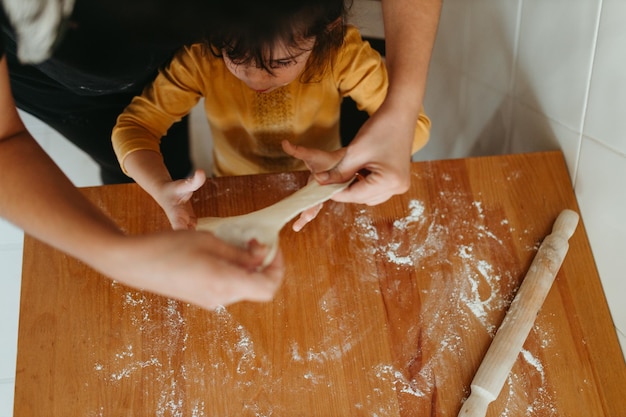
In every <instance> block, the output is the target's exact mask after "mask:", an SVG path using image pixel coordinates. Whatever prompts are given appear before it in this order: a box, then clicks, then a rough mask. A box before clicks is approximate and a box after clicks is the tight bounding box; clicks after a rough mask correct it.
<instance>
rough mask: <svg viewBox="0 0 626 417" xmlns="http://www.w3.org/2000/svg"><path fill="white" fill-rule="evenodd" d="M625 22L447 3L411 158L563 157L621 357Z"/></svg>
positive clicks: (553, 5) (591, 11) (585, 7)
mask: <svg viewBox="0 0 626 417" xmlns="http://www.w3.org/2000/svg"><path fill="white" fill-rule="evenodd" d="M625 20H626V2H624V1H623V0H550V1H545V0H446V1H444V2H443V11H442V15H441V21H440V25H439V32H438V37H437V41H436V44H435V50H434V53H433V59H432V62H431V68H430V74H429V81H428V90H427V93H426V102H425V106H426V112H427V113H428V114H429V116H430V117H431V119H432V121H433V129H432V135H431V140H430V143H429V144H428V145H427V146H426V147H425V148H424V149H423V150H422V151H421V152H419V153H418V154H417V155H416V157H415V159H417V160H428V159H439V158H447V157H458V156H469V155H487V154H499V153H503V152H530V151H540V150H548V149H562V150H563V153H564V155H565V159H566V161H567V166H568V169H569V172H570V176H571V177H572V180H573V184H574V190H575V192H576V196H577V198H578V202H579V204H580V207H581V211H582V216H583V219H584V221H585V226H586V228H587V231H588V234H589V238H590V241H591V246H592V249H593V252H594V256H595V258H596V262H597V264H598V270H599V273H600V279H601V280H602V284H603V286H604V289H605V292H606V294H607V298H608V302H609V307H610V309H611V313H612V316H613V320H614V322H615V325H616V331H617V333H618V337H619V339H620V342H621V344H622V349H623V350H624V351H625V352H626V336H625V335H626V303H624V302H623V301H622V299H623V297H624V295H626V279H624V270H625V266H626V265H625V262H626V261H625V259H626V257H625V256H624V255H626V218H625V217H624V215H623V213H625V212H626V75H625V74H626V54H625V53H624V50H625V48H626V25H624V24H623V22H624V21H625ZM498 93H499V95H498Z"/></svg>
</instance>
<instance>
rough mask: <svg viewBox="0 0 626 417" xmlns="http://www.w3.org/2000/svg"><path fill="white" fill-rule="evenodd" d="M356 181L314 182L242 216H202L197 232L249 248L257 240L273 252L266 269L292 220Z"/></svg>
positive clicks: (266, 259)
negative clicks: (209, 234)
mask: <svg viewBox="0 0 626 417" xmlns="http://www.w3.org/2000/svg"><path fill="white" fill-rule="evenodd" d="M351 182H352V179H351V180H350V181H348V182H345V183H342V184H328V185H320V184H319V183H318V182H317V181H311V182H310V183H308V184H307V185H306V186H305V187H302V188H301V189H299V190H298V191H296V192H295V193H293V194H291V195H290V196H288V197H286V198H285V199H283V200H281V201H279V202H277V203H275V204H273V205H271V206H269V207H266V208H264V209H261V210H257V211H253V212H251V213H248V214H244V215H241V216H232V217H202V218H200V219H198V226H197V228H196V229H197V230H205V231H209V232H212V233H213V234H214V235H215V236H217V237H218V238H220V239H222V240H224V241H226V242H228V243H230V244H233V245H236V246H239V247H241V248H246V247H247V246H248V242H250V241H251V240H252V239H256V241H257V242H259V243H261V244H263V245H266V246H267V247H268V249H269V251H268V253H267V256H266V257H265V259H264V260H263V265H262V267H265V266H267V265H269V264H270V263H271V262H272V260H273V259H274V256H276V252H277V250H278V235H279V233H280V231H281V229H282V228H283V226H285V224H287V223H288V222H289V221H290V220H291V219H293V218H294V217H296V216H297V215H298V214H300V213H301V212H303V211H304V210H306V209H309V208H311V207H314V206H316V205H318V204H320V203H323V202H324V201H326V200H328V199H330V198H331V197H332V196H333V195H334V194H336V193H338V192H339V191H341V190H343V189H345V188H346V187H348V185H350V183H351Z"/></svg>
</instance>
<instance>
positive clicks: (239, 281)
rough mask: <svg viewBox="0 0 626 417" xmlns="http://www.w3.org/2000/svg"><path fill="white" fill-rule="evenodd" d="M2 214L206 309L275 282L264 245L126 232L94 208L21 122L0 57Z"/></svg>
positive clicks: (266, 294)
mask: <svg viewBox="0 0 626 417" xmlns="http://www.w3.org/2000/svg"><path fill="white" fill-rule="evenodd" d="M0 114H2V118H0V167H1V168H0V169H2V175H0V216H1V217H3V218H6V219H7V220H9V221H10V222H12V223H14V224H15V225H17V226H18V227H20V228H22V229H23V230H24V231H25V232H26V233H29V234H30V235H32V236H34V237H36V238H38V239H40V240H41V241H43V242H46V243H48V244H50V245H52V246H54V247H56V248H58V249H59V250H61V251H63V252H66V253H67V254H69V255H71V256H73V257H75V258H77V259H80V260H81V261H83V262H85V263H86V264H88V265H90V266H91V267H93V268H94V269H96V270H98V271H99V272H101V273H103V274H104V275H107V276H108V277H111V278H114V279H116V280H118V281H119V282H122V283H124V284H127V285H129V286H132V287H135V288H139V289H145V290H148V291H151V292H155V293H158V294H161V295H165V296H169V297H173V298H177V299H179V300H182V301H186V302H190V303H193V304H196V305H199V306H201V307H204V308H212V307H215V306H217V305H220V304H223V305H226V304H230V303H233V302H236V301H240V300H257V301H262V300H268V299H270V298H271V297H272V296H273V294H274V292H275V291H276V289H277V288H278V286H279V285H280V282H281V279H282V274H283V265H282V259H281V257H280V256H278V257H277V259H276V260H275V261H274V262H273V263H272V264H271V265H270V266H269V267H268V268H266V269H264V270H263V271H262V272H257V271H256V270H255V267H256V266H258V265H260V264H261V262H262V260H263V256H264V250H262V249H261V248H259V247H252V248H250V250H248V251H245V250H239V249H237V248H235V247H233V246H230V245H227V244H225V243H223V242H221V241H220V240H218V239H216V238H215V237H213V235H211V234H209V233H200V232H192V231H179V232H174V231H172V232H164V233H155V234H150V235H143V236H127V235H125V234H124V233H123V232H122V231H121V230H120V229H119V228H118V227H117V226H116V225H115V224H114V223H113V221H112V220H111V219H109V218H108V217H107V216H105V215H104V214H103V213H102V212H101V211H100V210H99V209H98V208H97V207H95V206H94V205H92V204H91V203H90V202H89V201H88V200H87V199H86V198H85V197H84V196H83V195H82V194H81V193H80V191H79V190H77V189H76V188H75V187H74V186H73V184H72V183H71V182H70V181H69V180H68V179H67V178H66V177H65V175H64V174H63V173H62V172H61V170H60V169H59V168H58V167H57V166H56V165H55V164H54V162H53V161H52V160H51V159H50V158H49V157H48V156H47V155H46V153H45V152H44V151H43V150H42V149H41V148H40V147H39V145H38V144H37V142H36V141H35V140H34V139H33V138H32V136H31V135H30V133H29V132H28V131H27V130H26V128H25V126H24V124H23V123H22V121H21V119H20V117H19V115H18V113H17V110H16V108H15V103H14V100H13V97H12V94H11V90H10V84H9V76H8V68H7V65H6V58H5V57H2V58H0Z"/></svg>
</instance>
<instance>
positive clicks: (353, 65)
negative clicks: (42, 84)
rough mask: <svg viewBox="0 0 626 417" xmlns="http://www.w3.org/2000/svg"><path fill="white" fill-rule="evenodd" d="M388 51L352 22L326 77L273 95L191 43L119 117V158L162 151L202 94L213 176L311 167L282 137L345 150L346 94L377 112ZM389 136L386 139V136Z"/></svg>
mask: <svg viewBox="0 0 626 417" xmlns="http://www.w3.org/2000/svg"><path fill="white" fill-rule="evenodd" d="M387 85H388V77H387V70H386V68H385V65H384V62H383V61H382V58H381V56H380V55H379V54H378V53H377V52H376V51H375V50H374V49H372V48H371V47H370V45H369V43H367V42H365V41H363V40H362V39H361V35H360V34H359V32H358V30H357V29H356V28H354V27H348V29H347V31H346V37H345V42H344V44H343V46H342V48H341V49H340V51H339V52H338V54H337V55H336V58H335V59H334V62H333V63H332V65H331V66H330V68H329V70H327V71H326V72H325V73H324V74H323V77H317V78H316V79H314V80H312V81H310V82H301V81H300V80H299V79H296V80H295V81H293V82H291V83H290V84H288V85H286V86H284V87H281V88H279V89H276V90H274V91H271V92H269V93H257V92H255V91H254V90H252V89H250V88H249V87H247V86H246V85H245V84H244V83H243V82H242V81H240V80H239V79H238V78H236V77H235V76H234V75H232V74H231V73H230V71H229V70H228V69H227V68H226V65H225V64H224V61H223V59H222V58H220V57H216V56H214V55H213V54H212V53H211V51H210V50H209V49H208V46H206V45H203V44H194V45H191V46H189V47H185V48H184V49H182V50H181V51H179V53H178V54H177V55H176V56H175V57H174V59H173V61H172V62H171V63H170V65H169V67H168V68H166V69H165V70H163V71H161V72H160V73H159V75H158V76H157V77H156V79H155V80H154V82H153V83H152V84H151V85H150V86H148V87H147V88H146V89H145V90H144V92H143V94H142V95H141V96H137V97H135V98H134V99H133V100H132V102H131V103H130V104H129V105H128V107H127V108H126V109H125V110H124V112H123V113H122V114H121V115H120V116H119V117H118V119H117V124H116V125H115V127H114V129H113V134H112V140H113V147H114V149H115V153H116V155H117V157H118V160H119V162H120V164H121V166H122V168H123V167H124V159H125V158H126V156H128V155H129V154H130V153H132V152H134V151H137V150H140V149H147V150H153V151H156V152H160V151H159V143H160V140H161V137H162V136H164V135H165V133H166V132H167V130H168V128H169V127H170V126H171V125H172V124H173V123H174V122H176V121H179V120H180V119H181V118H182V117H183V116H185V115H187V114H188V113H189V112H190V110H191V109H192V108H193V107H194V106H195V105H196V103H197V102H198V101H199V100H200V98H201V97H204V110H205V113H206V116H207V119H208V122H209V126H210V128H211V133H212V136H213V153H214V155H213V158H214V173H213V174H214V175H217V176H221V175H246V174H258V173H264V172H278V171H291V170H301V169H305V167H304V165H303V164H302V162H301V161H299V160H297V159H294V158H292V157H290V156H288V155H287V154H285V153H284V152H283V150H282V147H281V141H282V140H283V139H287V140H289V141H291V142H293V143H296V144H298V145H303V146H307V147H311V148H317V149H323V150H327V151H331V150H335V149H338V148H339V147H340V146H341V145H340V138H339V113H340V105H341V101H342V98H343V97H345V96H350V97H351V98H352V99H353V100H354V101H355V102H356V103H357V107H358V108H359V109H360V110H364V111H366V112H367V113H368V114H370V115H371V114H373V113H374V112H375V111H376V110H377V109H378V108H379V107H380V105H381V104H382V102H383V100H384V98H385V95H386V94H387ZM429 131H430V120H429V119H428V117H427V116H426V115H425V114H424V113H423V112H422V113H421V114H420V116H419V120H418V122H417V125H416V128H415V139H414V141H413V147H412V152H416V151H417V150H418V149H420V148H421V147H423V146H424V145H425V144H426V142H427V140H428V136H429ZM382 139H384V138H381V140H382Z"/></svg>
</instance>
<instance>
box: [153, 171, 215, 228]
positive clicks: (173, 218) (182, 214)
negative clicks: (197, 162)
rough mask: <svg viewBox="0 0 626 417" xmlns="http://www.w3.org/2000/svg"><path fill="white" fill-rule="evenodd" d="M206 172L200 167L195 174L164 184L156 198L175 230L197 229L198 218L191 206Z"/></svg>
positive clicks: (204, 179)
mask: <svg viewBox="0 0 626 417" xmlns="http://www.w3.org/2000/svg"><path fill="white" fill-rule="evenodd" d="M205 181H206V174H205V173H204V171H203V170H201V169H198V170H196V171H195V172H194V173H193V176H191V177H189V178H187V179H184V180H177V181H171V182H168V183H165V184H163V186H162V187H161V189H160V190H159V197H158V198H157V199H156V200H157V201H158V203H159V205H160V206H161V207H162V208H163V210H164V211H165V214H166V215H167V218H168V220H169V221H170V224H171V225H172V228H173V229H174V230H184V229H195V228H196V224H197V221H198V219H197V218H196V215H195V213H194V211H193V207H192V206H191V202H190V201H189V200H190V199H191V196H192V195H193V193H194V191H196V190H197V189H198V188H200V187H201V186H202V184H204V182H205Z"/></svg>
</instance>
